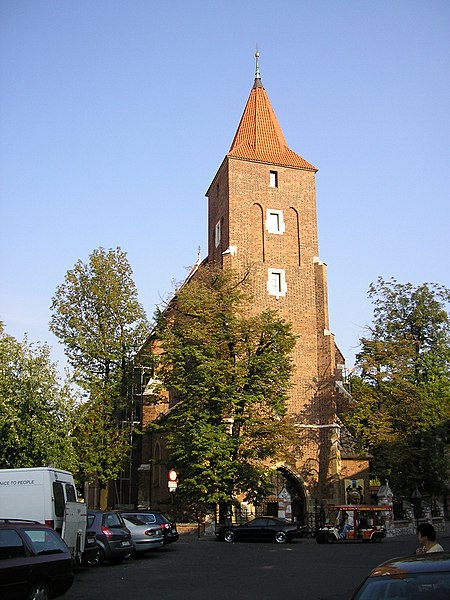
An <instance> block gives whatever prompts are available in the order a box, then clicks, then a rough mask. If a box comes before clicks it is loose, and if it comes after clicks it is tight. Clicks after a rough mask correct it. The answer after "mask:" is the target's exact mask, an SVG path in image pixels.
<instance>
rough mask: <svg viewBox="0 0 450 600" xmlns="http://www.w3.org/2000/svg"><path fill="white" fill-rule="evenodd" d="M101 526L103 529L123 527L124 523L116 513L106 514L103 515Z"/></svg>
mask: <svg viewBox="0 0 450 600" xmlns="http://www.w3.org/2000/svg"><path fill="white" fill-rule="evenodd" d="M103 525H104V526H105V527H123V526H124V523H123V521H122V517H121V516H120V515H119V514H118V513H107V514H106V515H103Z"/></svg>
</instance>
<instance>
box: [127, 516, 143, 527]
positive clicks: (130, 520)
mask: <svg viewBox="0 0 450 600" xmlns="http://www.w3.org/2000/svg"><path fill="white" fill-rule="evenodd" d="M123 518H124V519H125V521H128V523H132V524H133V525H146V522H145V521H143V520H142V519H141V518H138V517H137V516H136V515H123Z"/></svg>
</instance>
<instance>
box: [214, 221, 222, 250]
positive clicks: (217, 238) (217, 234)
mask: <svg viewBox="0 0 450 600" xmlns="http://www.w3.org/2000/svg"><path fill="white" fill-rule="evenodd" d="M221 238H222V227H221V222H220V221H218V222H217V223H216V227H215V229H214V243H215V245H216V248H218V246H219V244H220V241H221Z"/></svg>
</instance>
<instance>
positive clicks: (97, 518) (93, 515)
mask: <svg viewBox="0 0 450 600" xmlns="http://www.w3.org/2000/svg"><path fill="white" fill-rule="evenodd" d="M92 533H95V535H96V540H97V552H96V554H95V555H94V556H88V557H87V558H86V561H85V562H86V564H87V565H89V566H91V567H93V566H100V565H102V564H103V563H104V562H105V560H108V561H109V562H110V563H119V562H122V561H123V560H124V558H126V557H127V556H128V555H129V554H130V553H131V551H132V550H133V544H132V543H131V534H130V532H129V531H128V529H127V527H126V525H125V521H124V520H123V517H122V515H121V514H120V512H119V511H116V510H110V511H101V510H90V511H88V514H87V531H86V534H87V535H90V534H92Z"/></svg>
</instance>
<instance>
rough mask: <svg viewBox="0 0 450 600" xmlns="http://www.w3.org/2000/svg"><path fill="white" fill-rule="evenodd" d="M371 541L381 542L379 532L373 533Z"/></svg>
mask: <svg viewBox="0 0 450 600" xmlns="http://www.w3.org/2000/svg"><path fill="white" fill-rule="evenodd" d="M372 542H373V543H374V544H379V543H380V542H381V535H380V534H379V533H374V534H373V536H372Z"/></svg>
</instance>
